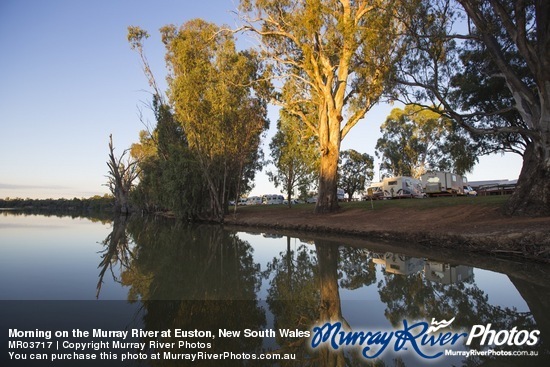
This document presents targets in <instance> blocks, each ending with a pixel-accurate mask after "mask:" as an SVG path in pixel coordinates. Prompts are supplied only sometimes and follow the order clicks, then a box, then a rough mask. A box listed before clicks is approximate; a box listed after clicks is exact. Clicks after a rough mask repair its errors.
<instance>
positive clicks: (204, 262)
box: [98, 218, 550, 366]
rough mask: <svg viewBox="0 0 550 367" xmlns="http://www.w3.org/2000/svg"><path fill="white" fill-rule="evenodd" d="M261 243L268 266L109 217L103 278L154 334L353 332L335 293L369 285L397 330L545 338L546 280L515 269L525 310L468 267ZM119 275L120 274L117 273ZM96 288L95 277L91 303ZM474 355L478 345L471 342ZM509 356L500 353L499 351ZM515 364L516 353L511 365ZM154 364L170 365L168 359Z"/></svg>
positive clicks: (230, 236)
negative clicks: (498, 296)
mask: <svg viewBox="0 0 550 367" xmlns="http://www.w3.org/2000/svg"><path fill="white" fill-rule="evenodd" d="M263 238H264V239H268V240H270V241H278V242H277V243H278V244H280V243H281V241H284V243H285V244H286V246H285V249H284V250H283V251H281V252H280V253H279V254H278V255H277V256H274V257H273V258H272V260H271V261H269V262H267V263H266V264H261V263H260V262H256V261H255V257H254V249H255V246H254V245H253V244H251V243H249V242H247V241H243V240H242V239H240V237H239V234H238V233H237V232H232V231H225V230H223V229H222V228H221V227H216V226H206V225H203V226H187V225H183V224H174V223H171V222H166V221H163V220H138V219H135V218H134V219H132V220H130V221H129V222H128V223H126V222H125V221H124V220H119V221H118V222H117V221H115V222H114V224H113V232H112V233H111V234H110V235H109V236H108V237H107V238H106V239H105V240H104V241H103V244H104V251H103V252H102V254H101V262H100V266H99V268H100V279H102V278H103V277H104V276H105V274H106V273H107V270H108V269H109V270H110V273H111V274H112V276H113V277H115V278H116V279H119V280H120V282H121V284H122V285H124V286H127V287H128V289H129V292H128V300H130V301H140V302H141V303H142V307H143V310H144V311H145V312H144V313H143V315H144V316H143V322H144V324H145V326H146V328H147V329H150V330H163V329H175V328H180V329H186V330H193V329H201V330H215V331H217V330H218V329H229V330H244V329H251V330H262V329H265V328H273V329H289V330H310V328H311V325H313V324H314V323H317V322H319V321H322V322H326V321H340V322H342V323H343V325H345V327H347V328H348V329H358V328H359V329H361V328H363V327H362V326H361V325H358V324H357V322H355V321H354V322H350V323H348V321H347V320H350V319H353V320H357V319H358V317H360V316H361V315H355V314H346V313H345V312H343V309H344V308H343V307H342V304H343V303H345V302H349V301H347V300H346V299H344V300H343V299H342V297H341V290H343V289H345V290H346V291H363V290H367V291H368V290H370V289H376V292H377V296H378V299H379V304H380V305H383V307H384V312H383V317H384V318H385V319H386V320H387V321H388V322H389V323H390V324H391V325H392V326H394V327H396V328H398V327H402V322H403V320H424V321H428V322H429V321H430V320H432V318H434V319H436V320H444V319H445V320H449V319H451V318H453V317H455V322H454V323H453V324H452V328H453V330H469V329H470V328H471V327H472V326H473V325H477V324H488V323H491V324H492V328H493V329H494V330H511V329H512V328H514V327H516V328H517V329H518V330H522V329H526V330H531V329H540V330H541V335H543V336H545V335H549V332H550V328H549V321H548V317H547V315H546V312H547V311H546V310H548V306H550V305H549V304H548V303H549V299H550V297H549V296H550V295H549V291H548V287H547V285H548V284H547V282H546V280H544V279H543V280H541V282H538V283H537V282H535V283H533V282H530V281H529V280H530V279H529V276H525V273H524V272H516V271H514V270H513V269H512V271H511V272H510V273H509V275H508V277H509V279H510V281H511V283H512V284H513V285H514V286H515V287H516V288H517V290H518V292H519V294H520V295H521V296H522V298H523V299H524V300H525V302H526V303H527V305H528V307H529V311H519V310H517V309H516V308H514V307H508V306H502V305H495V304H492V303H490V302H489V301H488V299H489V296H488V292H491V289H481V288H480V287H479V286H478V285H477V284H476V279H475V271H474V267H473V266H471V265H462V264H457V263H451V262H445V261H441V260H438V259H432V258H430V257H429V256H426V257H414V256H409V255H403V254H398V253H393V252H388V251H371V250H369V249H367V248H362V247H352V246H346V245H344V244H342V243H341V242H334V241H332V240H326V239H315V240H313V241H307V242H306V241H301V242H300V243H299V245H298V246H295V247H292V246H291V241H292V239H291V238H290V237H281V236H280V235H276V236H272V235H264V236H263ZM262 266H263V267H264V270H263V271H262ZM499 266H501V265H499ZM117 267H118V269H120V271H119V274H116V271H113V269H116V268H117ZM543 269H544V267H543ZM546 275H547V274H546ZM541 283H542V284H543V285H544V284H546V287H545V286H541ZM495 286H496V287H498V284H495ZM262 287H265V288H266V290H267V297H266V300H265V301H266V304H267V305H266V306H265V307H264V306H263V303H262V301H261V300H259V299H258V293H259V290H260V288H262ZM100 290H101V280H100V283H98V295H99V292H100ZM161 301H163V302H161ZM167 301H169V302H167ZM363 312H364V310H363ZM363 330H364V328H363ZM165 341H166V340H165ZM204 342H210V343H212V347H211V349H210V350H211V351H212V352H216V351H218V352H224V351H234V352H248V353H254V352H256V353H258V352H261V351H270V352H274V353H294V354H295V355H296V357H297V359H296V360H294V361H281V363H280V365H281V366H305V365H311V366H345V365H366V364H372V365H377V366H393V365H395V366H407V365H409V366H414V365H417V363H418V360H416V362H414V361H413V362H411V361H410V360H408V359H407V358H403V357H402V356H400V355H399V356H392V357H390V358H386V359H384V360H377V361H365V360H364V359H363V358H362V357H361V356H360V355H359V353H358V352H357V351H353V350H352V351H349V350H348V351H346V352H344V351H343V349H340V350H339V351H338V352H334V351H329V350H327V349H319V350H316V351H315V352H312V351H311V350H310V349H309V348H307V342H308V341H307V340H306V339H305V338H296V337H291V336H288V335H287V336H283V335H280V334H277V336H276V338H275V340H274V342H270V341H266V340H262V339H261V338H230V339H224V342H223V344H221V342H219V341H217V340H214V341H213V340H204ZM470 347H471V348H474V349H482V347H481V346H479V345H472V346H470ZM517 348H518V347H514V346H506V350H513V349H517ZM538 349H539V351H540V352H541V353H546V354H547V353H548V346H547V343H544V341H543V343H542V344H540V345H539V346H538ZM520 360H521V359H520V358H519V357H514V359H513V360H512V362H513V363H514V364H516V363H517V362H518V361H520ZM497 361H498V364H499V365H502V364H504V363H506V362H507V360H506V359H503V358H499V359H498V360H497ZM526 361H527V362H533V361H535V359H532V358H531V359H527V360H526ZM490 363H491V359H490V358H489V357H476V358H469V359H467V360H466V359H464V360H461V359H458V360H453V361H452V364H455V365H467V366H481V365H485V364H490ZM152 364H154V365H169V361H157V362H154V363H153V362H152ZM205 364H206V365H209V364H208V362H205ZM241 364H242V363H241V361H236V362H235V365H241Z"/></svg>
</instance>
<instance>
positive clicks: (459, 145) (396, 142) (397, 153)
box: [376, 105, 478, 177]
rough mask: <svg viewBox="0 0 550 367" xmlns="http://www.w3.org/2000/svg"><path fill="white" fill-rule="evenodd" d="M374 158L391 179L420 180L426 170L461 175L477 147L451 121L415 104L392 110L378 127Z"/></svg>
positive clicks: (474, 160)
mask: <svg viewBox="0 0 550 367" xmlns="http://www.w3.org/2000/svg"><path fill="white" fill-rule="evenodd" d="M380 131H381V132H382V134H383V135H382V137H381V138H380V139H378V142H377V144H376V150H377V151H376V155H377V157H380V158H381V160H382V166H381V168H382V170H385V171H386V172H387V173H389V175H392V176H411V177H420V176H421V175H422V174H424V173H425V172H426V171H427V170H429V169H434V170H441V171H452V172H456V173H458V174H464V173H466V172H468V171H470V170H471V169H472V168H473V167H474V165H475V163H477V160H478V158H477V155H476V152H477V149H478V147H477V146H476V145H475V143H474V142H472V141H471V140H470V139H469V138H468V136H467V135H465V134H464V132H463V131H460V130H459V129H458V126H457V125H456V124H455V123H453V121H452V120H450V119H449V118H446V117H444V116H442V115H441V114H439V113H437V112H434V111H431V110H427V109H423V108H422V107H420V106H418V105H407V106H406V107H405V109H399V108H395V109H393V110H392V111H391V113H390V115H389V116H388V117H387V119H386V121H385V122H384V124H382V126H381V127H380Z"/></svg>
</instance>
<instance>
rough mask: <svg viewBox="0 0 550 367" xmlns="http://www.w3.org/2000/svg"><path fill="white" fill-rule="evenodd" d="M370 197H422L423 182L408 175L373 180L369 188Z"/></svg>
mask: <svg viewBox="0 0 550 367" xmlns="http://www.w3.org/2000/svg"><path fill="white" fill-rule="evenodd" d="M367 192H368V197H367V198H368V199H370V198H371V197H372V198H373V199H392V198H396V199H400V198H422V197H424V196H425V195H424V192H423V190H422V182H421V181H420V180H418V179H416V178H412V177H408V176H399V177H388V178H385V179H383V180H382V182H373V183H372V184H371V186H370V187H369V188H368V189H367Z"/></svg>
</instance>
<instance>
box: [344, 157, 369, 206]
mask: <svg viewBox="0 0 550 367" xmlns="http://www.w3.org/2000/svg"><path fill="white" fill-rule="evenodd" d="M373 169H374V159H373V157H372V156H370V155H368V154H367V153H359V152H358V151H356V150H353V149H348V150H344V151H343V152H342V154H341V156H340V169H339V172H338V186H339V187H340V188H341V189H342V190H344V192H345V193H346V194H347V195H348V199H349V200H351V199H352V198H353V194H355V193H356V192H361V191H363V190H365V185H366V184H367V182H370V181H371V180H372V177H373V176H374V171H373Z"/></svg>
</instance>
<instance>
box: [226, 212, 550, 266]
mask: <svg viewBox="0 0 550 367" xmlns="http://www.w3.org/2000/svg"><path fill="white" fill-rule="evenodd" d="M224 224H225V225H226V226H230V227H238V228H242V229H246V228H251V229H254V228H255V229H262V230H269V231H270V232H288V231H298V232H302V233H310V234H315V235H323V236H332V237H335V236H350V237H355V238H362V239H366V240H381V241H399V242H404V243H410V244H411V245H419V246H422V247H437V248H449V249H454V250H457V249H458V250H461V251H465V252H468V253H480V254H490V255H494V256H505V257H512V258H516V259H524V260H528V261H536V262H541V263H550V217H544V218H517V217H506V216H504V215H503V214H501V211H500V210H499V208H498V207H494V206H485V205H456V206H451V207H439V208H432V209H430V210H418V209H415V208H399V207H395V208H385V209H383V210H377V209H374V208H373V209H370V208H369V207H368V206H367V204H365V206H364V207H361V208H358V207H343V208H342V209H341V210H339V211H338V212H336V213H331V214H322V215H316V214H313V206H311V205H301V206H300V205H298V206H296V207H294V208H292V209H289V208H286V207H282V206H277V207H270V208H249V207H245V208H239V209H238V211H237V213H236V215H234V214H233V213H232V214H230V215H228V216H226V218H225V221H224Z"/></svg>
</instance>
